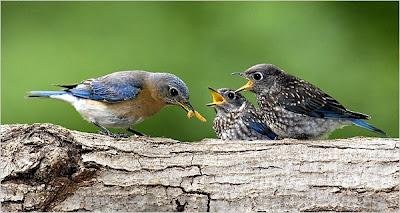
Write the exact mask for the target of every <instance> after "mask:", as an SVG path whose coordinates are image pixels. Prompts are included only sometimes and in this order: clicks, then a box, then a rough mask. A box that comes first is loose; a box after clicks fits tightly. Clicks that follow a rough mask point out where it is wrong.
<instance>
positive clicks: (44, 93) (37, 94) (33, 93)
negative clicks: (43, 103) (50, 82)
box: [28, 91, 67, 97]
mask: <svg viewBox="0 0 400 213" xmlns="http://www.w3.org/2000/svg"><path fill="white" fill-rule="evenodd" d="M66 93H67V92H66V91H30V92H29V94H28V97H50V96H52V95H63V94H66Z"/></svg>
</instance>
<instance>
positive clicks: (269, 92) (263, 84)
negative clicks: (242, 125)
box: [234, 64, 386, 139]
mask: <svg viewBox="0 0 400 213" xmlns="http://www.w3.org/2000/svg"><path fill="white" fill-rule="evenodd" d="M234 74H239V75H240V76H242V77H244V78H246V79H248V83H247V84H246V85H244V86H243V87H241V88H239V89H238V90H236V91H242V90H248V91H252V92H253V93H255V94H256V98H257V102H258V105H259V106H260V110H261V111H262V113H263V115H264V119H265V122H266V123H267V124H268V126H269V127H270V128H271V129H272V130H273V131H274V132H275V133H276V134H278V135H279V136H280V137H283V138H297V139H313V138H324V137H326V136H327V135H328V134H329V133H330V132H332V131H334V130H335V129H337V128H340V127H343V126H346V125H351V124H354V125H357V126H359V127H362V128H365V129H368V130H370V131H373V132H375V133H378V134H382V135H386V134H385V132H384V131H382V130H380V129H378V128H376V127H374V126H372V125H371V124H368V123H367V122H365V121H363V120H365V119H369V116H368V115H366V114H363V113H359V112H352V111H350V110H347V109H346V108H345V107H344V106H343V105H342V104H340V103H339V102H338V101H337V100H335V99H334V98H332V97H331V96H330V95H328V94H326V93H325V92H323V91H322V90H321V89H319V88H317V87H316V86H314V85H312V84H310V83H308V82H306V81H304V80H301V79H299V78H297V77H294V76H292V75H289V74H287V73H285V72H284V71H282V70H281V69H280V68H278V67H276V66H274V65H272V64H258V65H255V66H253V67H250V68H249V69H247V70H246V71H245V72H242V73H234Z"/></svg>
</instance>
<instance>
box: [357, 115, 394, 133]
mask: <svg viewBox="0 0 400 213" xmlns="http://www.w3.org/2000/svg"><path fill="white" fill-rule="evenodd" d="M352 122H353V124H354V125H356V126H359V127H362V128H365V129H368V130H370V131H373V132H375V133H378V134H381V135H386V133H385V132H384V131H382V130H380V129H378V128H376V127H374V126H372V125H371V124H369V123H367V122H365V121H363V120H360V119H354V120H352Z"/></svg>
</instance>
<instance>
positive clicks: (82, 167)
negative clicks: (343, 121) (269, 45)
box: [0, 124, 400, 212]
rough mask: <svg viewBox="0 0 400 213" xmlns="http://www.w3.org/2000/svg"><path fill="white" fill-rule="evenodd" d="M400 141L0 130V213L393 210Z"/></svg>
mask: <svg viewBox="0 0 400 213" xmlns="http://www.w3.org/2000/svg"><path fill="white" fill-rule="evenodd" d="M399 158H400V156H399V139H393V138H365V137H357V138H350V139H337V140H322V141H301V140H287V139H285V140H279V141H221V140H216V139H204V140H203V141H200V142H179V141H176V140H172V139H168V138H150V137H136V136H131V137H130V138H126V139H113V138H110V137H108V136H103V135H99V134H93V133H83V132H78V131H72V130H68V129H65V128H63V127H60V126H57V125H53V124H33V125H25V124H15V125H2V126H1V162H0V168H1V170H0V171H1V172H0V175H1V176H0V180H1V205H2V211H221V212H222V211H223V212H228V211H229V212H232V211H306V212H307V211H308V212H310V211H352V212H353V211H372V212H377V211H384V212H397V211H398V210H399V174H400V172H399Z"/></svg>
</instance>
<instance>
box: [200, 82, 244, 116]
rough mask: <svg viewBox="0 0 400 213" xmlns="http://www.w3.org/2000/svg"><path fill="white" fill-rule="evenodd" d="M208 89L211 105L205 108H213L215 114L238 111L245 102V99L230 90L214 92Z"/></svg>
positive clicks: (223, 89)
mask: <svg viewBox="0 0 400 213" xmlns="http://www.w3.org/2000/svg"><path fill="white" fill-rule="evenodd" d="M208 89H209V90H210V93H211V97H212V103H209V104H207V106H209V107H213V108H215V110H216V111H217V112H221V113H229V112H232V111H235V110H240V108H241V107H242V106H243V104H244V103H245V102H246V98H245V97H243V96H242V95H241V94H240V93H238V92H235V91H234V90H232V89H227V88H222V89H218V90H215V89H213V88H210V87H209V88H208Z"/></svg>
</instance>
